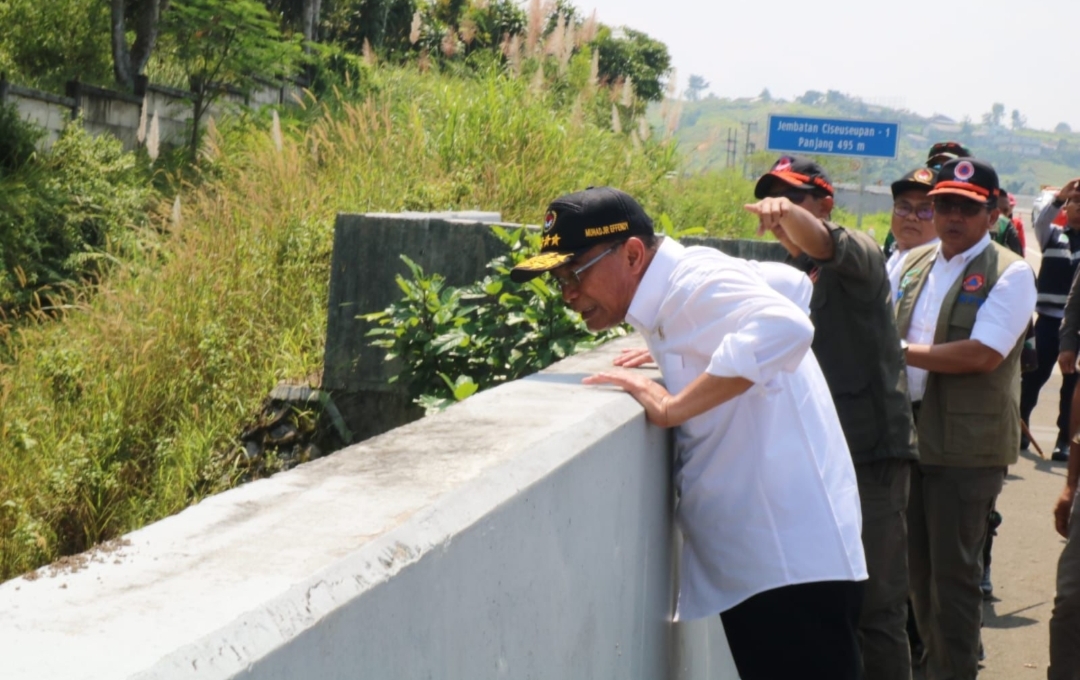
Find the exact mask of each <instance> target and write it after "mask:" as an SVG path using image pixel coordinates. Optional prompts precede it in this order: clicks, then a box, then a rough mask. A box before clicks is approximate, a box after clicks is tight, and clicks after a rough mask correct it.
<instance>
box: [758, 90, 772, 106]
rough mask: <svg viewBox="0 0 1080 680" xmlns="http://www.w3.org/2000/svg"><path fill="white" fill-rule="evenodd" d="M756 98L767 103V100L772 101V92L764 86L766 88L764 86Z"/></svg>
mask: <svg viewBox="0 0 1080 680" xmlns="http://www.w3.org/2000/svg"><path fill="white" fill-rule="evenodd" d="M758 99H760V100H761V101H763V102H765V103H766V104H767V103H769V102H771V101H772V93H771V92H769V88H767V87H766V88H764V89H763V90H762V91H761V94H759V95H758Z"/></svg>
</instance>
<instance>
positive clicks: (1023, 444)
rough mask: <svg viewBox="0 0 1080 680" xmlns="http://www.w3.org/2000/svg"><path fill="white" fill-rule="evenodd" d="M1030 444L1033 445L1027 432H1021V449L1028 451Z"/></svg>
mask: <svg viewBox="0 0 1080 680" xmlns="http://www.w3.org/2000/svg"><path fill="white" fill-rule="evenodd" d="M1029 446H1031V440H1030V439H1028V436H1027V435H1026V434H1021V435H1020V450H1021V451H1027V448H1028V447H1029Z"/></svg>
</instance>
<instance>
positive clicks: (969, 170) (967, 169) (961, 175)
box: [953, 161, 975, 182]
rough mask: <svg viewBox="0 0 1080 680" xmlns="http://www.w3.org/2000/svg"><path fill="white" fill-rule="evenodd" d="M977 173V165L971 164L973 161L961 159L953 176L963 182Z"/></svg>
mask: <svg viewBox="0 0 1080 680" xmlns="http://www.w3.org/2000/svg"><path fill="white" fill-rule="evenodd" d="M974 175H975V166H974V165H972V164H971V161H960V162H959V163H957V164H956V170H954V171H953V176H955V177H956V179H958V180H960V181H961V182H966V181H968V180H969V179H971V178H972V177H973V176H974Z"/></svg>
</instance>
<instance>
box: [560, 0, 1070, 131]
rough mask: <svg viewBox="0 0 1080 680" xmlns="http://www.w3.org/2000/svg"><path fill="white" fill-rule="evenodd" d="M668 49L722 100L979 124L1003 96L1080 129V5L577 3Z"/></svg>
mask: <svg viewBox="0 0 1080 680" xmlns="http://www.w3.org/2000/svg"><path fill="white" fill-rule="evenodd" d="M574 5H575V6H576V7H578V9H579V10H581V12H582V14H584V15H585V16H588V15H589V14H591V13H592V10H594V9H595V10H596V12H597V17H598V18H599V20H600V21H601V22H602V23H604V24H607V25H609V26H628V27H630V28H633V29H636V30H640V31H644V32H645V33H647V34H649V35H650V36H651V37H653V38H656V39H658V40H660V41H662V42H664V43H665V44H667V46H668V50H669V51H670V53H671V56H672V62H673V64H674V66H675V68H676V69H677V77H678V82H679V91H680V92H681V91H682V90H683V89H684V88H685V87H686V82H687V79H688V78H689V77H690V75H691V74H696V75H700V76H703V77H704V78H705V80H707V81H708V82H709V83H710V87H709V92H712V93H714V94H716V96H718V97H733V98H734V97H755V96H757V95H758V94H759V93H760V92H761V91H762V89H764V88H768V89H769V92H770V93H771V94H772V96H773V97H782V98H784V99H791V98H793V97H796V96H799V95H801V94H803V93H804V92H806V91H807V90H819V91H821V92H824V91H826V90H839V91H840V92H843V93H845V94H849V95H852V96H858V97H861V98H862V99H863V100H864V101H867V102H869V103H878V104H884V105H888V106H893V107H897V108H905V109H908V110H911V111H913V112H915V113H918V114H920V115H924V116H929V115H933V114H936V113H940V114H944V115H946V116H949V117H950V118H954V119H956V120H961V119H962V118H963V117H964V116H965V115H966V116H970V117H971V119H972V120H974V121H976V122H977V121H979V120H981V118H982V115H983V114H984V113H987V112H988V111H990V108H991V106H992V105H993V104H994V102H1000V103H1002V104H1004V105H1005V112H1006V114H1005V117H1006V121H1008V120H1010V118H1011V114H1012V111H1013V109H1019V111H1020V113H1021V115H1023V116H1026V117H1027V121H1028V127H1034V128H1040V129H1046V130H1052V129H1053V128H1054V126H1056V125H1057V124H1058V123H1060V122H1066V123H1068V124H1069V125H1070V126H1071V127H1072V129H1073V130H1076V131H1080V96H1077V94H1076V93H1075V91H1072V88H1071V87H1062V86H1063V85H1065V83H1069V84H1070V85H1071V84H1072V82H1071V81H1073V79H1074V77H1075V75H1076V74H1080V41H1078V40H1077V38H1076V36H1075V32H1073V31H1072V30H1071V29H1072V24H1073V23H1074V22H1077V21H1080V12H1077V9H1076V8H1077V7H1078V5H1077V4H1076V2H1075V0H1073V1H1071V2H1066V0H1029V1H1028V2H1025V3H1015V2H1006V1H1005V0H983V1H982V2H977V1H974V0H954V1H952V2H950V1H949V0H936V1H934V2H928V1H927V0H909V1H908V2H906V3H896V2H881V1H880V0H818V1H817V2H808V1H803V2H795V1H794V0H765V1H762V0H757V1H755V0H711V1H710V0H696V1H695V0H661V1H658V0H574Z"/></svg>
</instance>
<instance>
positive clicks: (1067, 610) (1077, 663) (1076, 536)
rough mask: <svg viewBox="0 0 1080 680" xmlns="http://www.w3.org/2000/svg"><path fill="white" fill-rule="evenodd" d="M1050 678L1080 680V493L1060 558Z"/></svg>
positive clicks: (1074, 500)
mask: <svg viewBox="0 0 1080 680" xmlns="http://www.w3.org/2000/svg"><path fill="white" fill-rule="evenodd" d="M1046 677H1047V678H1049V680H1080V496H1077V497H1075V498H1074V499H1073V506H1072V513H1071V515H1070V516H1069V540H1068V542H1067V543H1066V544H1065V549H1064V550H1062V551H1061V559H1060V560H1059V561H1058V573H1057V596H1056V597H1054V613H1053V615H1052V616H1051V617H1050V668H1049V669H1048V670H1047V672H1046Z"/></svg>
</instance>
